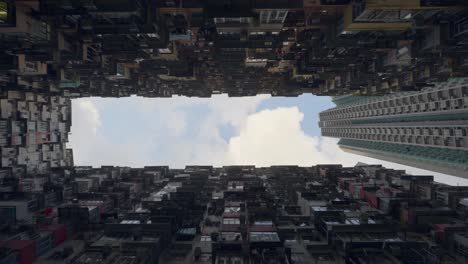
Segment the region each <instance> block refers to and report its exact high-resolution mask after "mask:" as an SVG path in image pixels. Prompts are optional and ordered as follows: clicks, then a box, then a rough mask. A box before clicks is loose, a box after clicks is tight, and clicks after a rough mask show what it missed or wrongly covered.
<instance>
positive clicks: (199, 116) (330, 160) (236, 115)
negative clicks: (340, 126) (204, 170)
mask: <svg viewBox="0 0 468 264" xmlns="http://www.w3.org/2000/svg"><path fill="white" fill-rule="evenodd" d="M333 106H334V104H333V103H332V102H331V99H330V98H329V97H317V96H313V95H302V96H299V97H271V96H269V95H259V96H255V97H234V98H229V97H227V95H216V96H213V97H212V98H187V97H173V98H143V97H136V96H132V97H122V98H97V97H92V98H79V99H74V100H73V101H72V112H73V115H72V130H71V135H70V137H69V143H68V147H71V148H73V154H74V162H75V165H91V166H93V167H100V166H102V165H115V166H132V167H143V166H148V165H168V166H170V167H171V168H184V167H185V165H213V166H223V165H256V166H270V165H300V166H313V165H316V164H343V165H344V166H354V165H355V164H356V163H357V162H364V163H368V164H382V165H384V166H386V167H388V168H394V169H405V170H406V171H407V172H408V173H411V174H415V175H434V176H435V180H436V181H439V182H444V183H447V184H451V185H457V184H459V185H468V180H467V179H462V178H457V177H452V176H448V175H443V174H440V173H433V172H428V171H424V170H420V169H416V168H412V167H407V166H403V165H399V164H394V163H390V162H383V161H379V160H375V159H371V158H367V157H362V156H358V155H354V154H350V153H346V152H344V151H342V150H341V149H340V148H339V147H338V146H337V142H338V139H335V138H328V137H321V136H320V129H319V127H318V113H320V112H321V111H324V110H326V109H328V108H331V107H333Z"/></svg>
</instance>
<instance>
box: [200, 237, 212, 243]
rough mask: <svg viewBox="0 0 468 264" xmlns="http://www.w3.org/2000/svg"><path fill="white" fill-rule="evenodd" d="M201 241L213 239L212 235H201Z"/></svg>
mask: <svg viewBox="0 0 468 264" xmlns="http://www.w3.org/2000/svg"><path fill="white" fill-rule="evenodd" d="M200 241H202V242H210V241H211V237H210V236H201V237H200Z"/></svg>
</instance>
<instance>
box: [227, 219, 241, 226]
mask: <svg viewBox="0 0 468 264" xmlns="http://www.w3.org/2000/svg"><path fill="white" fill-rule="evenodd" d="M223 224H225V225H239V224H240V220H239V218H224V219H223Z"/></svg>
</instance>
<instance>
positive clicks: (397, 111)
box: [319, 78, 468, 178]
mask: <svg viewBox="0 0 468 264" xmlns="http://www.w3.org/2000/svg"><path fill="white" fill-rule="evenodd" d="M334 102H335V103H336V105H337V106H336V107H335V108H332V109H329V110H327V111H324V112H322V113H320V122H319V126H320V127H321V129H322V135H323V136H328V137H336V138H341V140H340V142H339V146H340V148H341V149H343V150H344V151H347V152H351V153H355V154H360V155H364V156H368V157H371V158H376V159H381V160H386V161H390V162H396V163H400V164H404V165H409V166H414V167H418V168H422V169H427V170H432V171H436V172H441V173H446V174H451V175H456V176H460V177H465V178H466V177H468V78H454V79H450V80H449V81H448V82H444V83H438V84H435V85H434V86H432V87H427V88H425V89H423V90H421V91H418V92H406V93H397V94H393V95H386V96H381V97H352V96H345V97H337V98H335V99H334Z"/></svg>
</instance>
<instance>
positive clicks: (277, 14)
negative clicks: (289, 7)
mask: <svg viewBox="0 0 468 264" xmlns="http://www.w3.org/2000/svg"><path fill="white" fill-rule="evenodd" d="M287 15H288V11H286V10H264V11H261V13H260V23H262V24H268V23H270V24H277V23H278V24H280V23H283V22H284V20H285V19H286V16H287Z"/></svg>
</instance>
